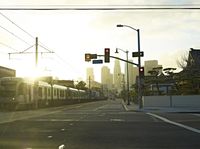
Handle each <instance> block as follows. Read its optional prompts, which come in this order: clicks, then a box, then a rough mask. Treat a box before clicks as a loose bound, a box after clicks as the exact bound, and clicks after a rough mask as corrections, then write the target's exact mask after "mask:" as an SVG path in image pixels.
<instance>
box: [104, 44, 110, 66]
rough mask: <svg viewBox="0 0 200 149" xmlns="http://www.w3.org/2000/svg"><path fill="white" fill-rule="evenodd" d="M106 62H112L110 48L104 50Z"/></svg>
mask: <svg viewBox="0 0 200 149" xmlns="http://www.w3.org/2000/svg"><path fill="white" fill-rule="evenodd" d="M104 62H105V63H109V62H110V49H109V48H105V49H104Z"/></svg>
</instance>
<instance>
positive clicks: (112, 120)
mask: <svg viewBox="0 0 200 149" xmlns="http://www.w3.org/2000/svg"><path fill="white" fill-rule="evenodd" d="M110 121H111V122H124V121H125V120H123V119H110Z"/></svg>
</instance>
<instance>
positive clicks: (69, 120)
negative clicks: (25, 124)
mask: <svg viewBox="0 0 200 149" xmlns="http://www.w3.org/2000/svg"><path fill="white" fill-rule="evenodd" d="M34 121H38V122H73V121H78V120H74V119H36V120H34Z"/></svg>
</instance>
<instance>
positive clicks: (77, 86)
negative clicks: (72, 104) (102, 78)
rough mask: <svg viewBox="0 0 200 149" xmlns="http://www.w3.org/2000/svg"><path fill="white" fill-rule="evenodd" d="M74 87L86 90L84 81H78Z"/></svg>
mask: <svg viewBox="0 0 200 149" xmlns="http://www.w3.org/2000/svg"><path fill="white" fill-rule="evenodd" d="M76 88H77V89H78V90H86V89H87V88H86V83H85V82H84V81H80V82H78V84H76Z"/></svg>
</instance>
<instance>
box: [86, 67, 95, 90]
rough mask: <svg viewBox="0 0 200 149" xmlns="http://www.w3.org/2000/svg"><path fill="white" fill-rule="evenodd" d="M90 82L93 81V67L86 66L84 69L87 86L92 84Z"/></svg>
mask: <svg viewBox="0 0 200 149" xmlns="http://www.w3.org/2000/svg"><path fill="white" fill-rule="evenodd" d="M92 82H94V72H93V68H91V67H90V68H87V70H86V84H87V86H88V87H90V85H91V84H92Z"/></svg>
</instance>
